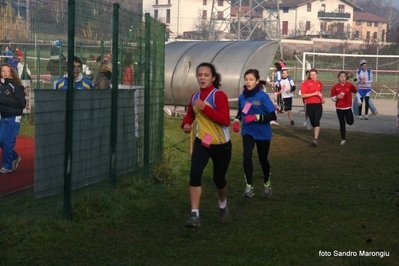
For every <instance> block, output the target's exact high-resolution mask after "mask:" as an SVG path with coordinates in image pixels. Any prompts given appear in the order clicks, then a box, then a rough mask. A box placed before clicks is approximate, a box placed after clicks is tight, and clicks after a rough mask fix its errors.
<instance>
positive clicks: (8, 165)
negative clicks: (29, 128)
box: [0, 63, 26, 174]
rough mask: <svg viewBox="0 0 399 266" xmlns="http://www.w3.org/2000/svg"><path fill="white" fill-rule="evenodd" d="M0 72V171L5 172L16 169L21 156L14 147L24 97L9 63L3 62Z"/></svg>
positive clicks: (23, 106)
mask: <svg viewBox="0 0 399 266" xmlns="http://www.w3.org/2000/svg"><path fill="white" fill-rule="evenodd" d="M0 72H1V79H0V106H1V120H0V147H1V149H2V150H3V166H2V168H1V169H0V173H2V174H7V173H11V172H13V171H15V170H17V168H18V163H19V162H20V161H21V156H19V155H18V153H17V152H16V151H15V150H14V147H15V144H16V141H17V135H18V132H19V129H20V128H21V120H22V113H23V109H24V108H25V106H26V99H25V88H24V86H22V84H21V80H20V79H19V77H18V73H17V71H15V69H14V68H13V67H12V66H11V65H9V64H7V63H3V64H2V65H1V70H0Z"/></svg>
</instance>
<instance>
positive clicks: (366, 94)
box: [356, 59, 378, 120]
mask: <svg viewBox="0 0 399 266" xmlns="http://www.w3.org/2000/svg"><path fill="white" fill-rule="evenodd" d="M356 80H357V98H358V104H359V107H358V108H359V119H360V120H363V119H364V120H368V119H369V117H368V113H369V108H370V102H369V100H370V95H371V84H372V83H373V72H372V71H371V69H369V68H367V61H366V60H364V59H363V60H361V61H360V68H359V69H358V71H357V72H356ZM363 99H364V101H365V103H366V105H365V107H364V116H362V106H363ZM377 113H378V112H376V110H374V111H373V115H376V114H377Z"/></svg>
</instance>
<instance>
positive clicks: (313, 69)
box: [309, 68, 319, 74]
mask: <svg viewBox="0 0 399 266" xmlns="http://www.w3.org/2000/svg"><path fill="white" fill-rule="evenodd" d="M310 72H315V73H316V74H319V73H318V72H317V70H316V69H315V68H312V69H311V70H309V74H310Z"/></svg>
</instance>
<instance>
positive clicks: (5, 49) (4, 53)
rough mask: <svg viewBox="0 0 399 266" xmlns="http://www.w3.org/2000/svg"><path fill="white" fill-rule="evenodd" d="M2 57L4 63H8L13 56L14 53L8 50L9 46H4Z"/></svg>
mask: <svg viewBox="0 0 399 266" xmlns="http://www.w3.org/2000/svg"><path fill="white" fill-rule="evenodd" d="M3 55H4V56H5V57H4V62H6V63H8V60H9V59H10V58H12V56H13V55H14V53H13V52H12V51H11V49H10V46H6V48H4V51H3Z"/></svg>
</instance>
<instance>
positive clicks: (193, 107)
mask: <svg viewBox="0 0 399 266" xmlns="http://www.w3.org/2000/svg"><path fill="white" fill-rule="evenodd" d="M196 76H197V82H198V85H199V87H200V91H199V92H196V93H194V94H193V95H192V96H191V100H190V103H189V104H188V108H187V114H186V116H185V117H184V118H183V121H182V124H181V128H182V130H183V131H184V132H185V133H192V132H191V131H192V130H196V134H195V139H194V143H193V144H192V145H193V148H192V155H191V169H190V183H189V185H190V202H191V212H190V216H189V218H188V220H187V222H186V224H185V227H187V228H195V227H200V226H201V223H200V214H199V207H200V201H201V194H202V184H201V178H202V173H203V171H204V169H205V167H206V165H207V164H208V162H209V159H212V162H213V182H214V184H215V186H216V187H217V191H218V207H219V219H220V221H221V222H222V223H225V222H226V221H227V220H228V218H229V209H228V207H227V198H226V191H227V182H226V173H227V169H228V167H229V164H230V159H231V148H232V146H231V140H230V131H229V126H230V108H229V103H228V99H227V95H226V94H225V93H224V92H223V91H221V90H220V89H219V88H220V86H221V84H220V81H221V77H220V74H219V73H217V72H216V69H215V67H214V65H212V64H210V63H201V64H199V65H198V66H197V69H196ZM194 120H195V121H196V124H197V125H196V126H194V127H193V122H194Z"/></svg>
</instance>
